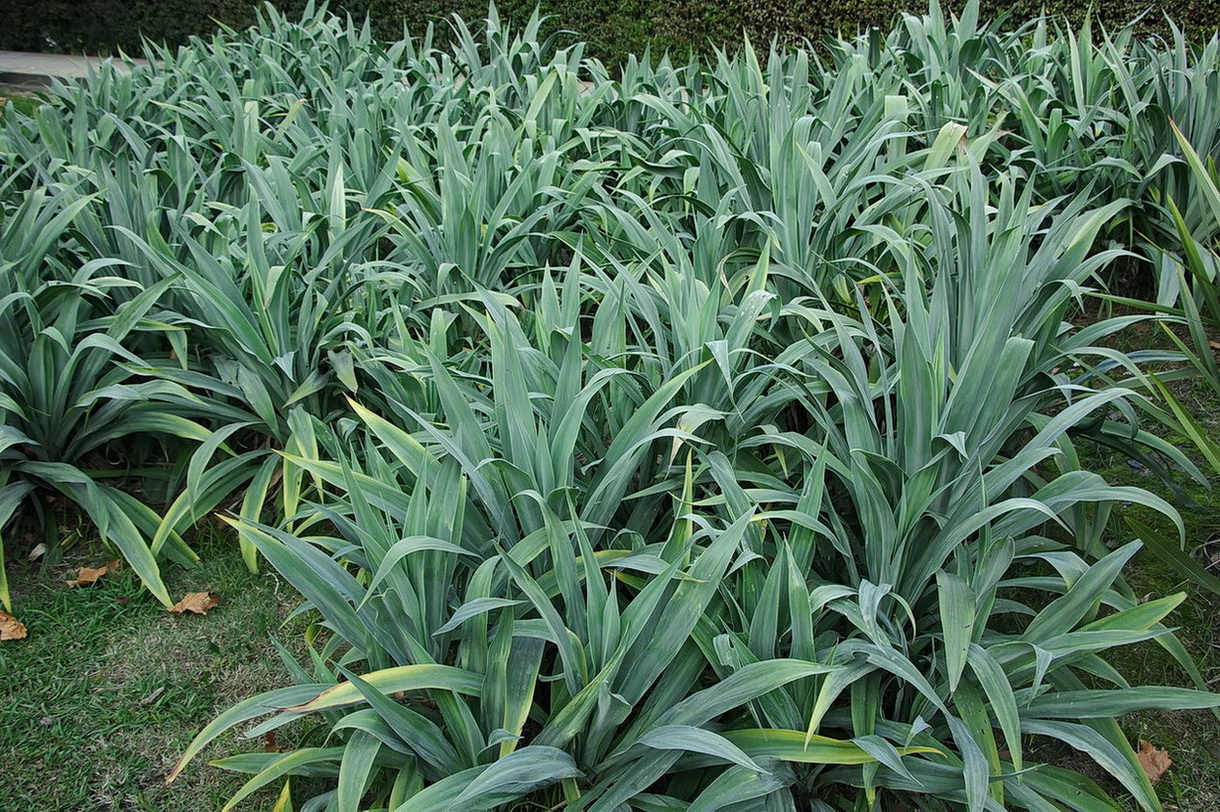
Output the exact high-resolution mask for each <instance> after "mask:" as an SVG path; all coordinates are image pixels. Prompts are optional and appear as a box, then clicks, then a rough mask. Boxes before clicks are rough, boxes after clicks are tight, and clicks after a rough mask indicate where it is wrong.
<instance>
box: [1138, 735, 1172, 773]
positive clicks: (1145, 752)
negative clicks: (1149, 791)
mask: <svg viewBox="0 0 1220 812" xmlns="http://www.w3.org/2000/svg"><path fill="white" fill-rule="evenodd" d="M1135 757H1136V758H1137V759H1139V762H1140V766H1141V767H1143V768H1144V774H1145V775H1147V776H1148V780H1149V781H1151V782H1152V783H1154V784H1155V783H1156V782H1157V781H1160V780H1161V776H1162V775H1164V774H1165V771H1166V770H1168V769H1169V768H1170V767H1172V766H1173V759H1171V758H1170V757H1169V752H1168V751H1167V750H1160V749H1158V748H1156V747H1153V746H1152V743H1151V742H1146V741H1144V740H1143V739H1140V750H1139V752H1138V753H1136V754H1135Z"/></svg>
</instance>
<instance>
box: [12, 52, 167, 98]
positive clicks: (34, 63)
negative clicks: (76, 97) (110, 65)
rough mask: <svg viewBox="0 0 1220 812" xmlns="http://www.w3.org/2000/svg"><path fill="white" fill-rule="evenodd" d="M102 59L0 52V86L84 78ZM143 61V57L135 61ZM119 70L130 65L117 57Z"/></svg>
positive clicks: (46, 84) (41, 85)
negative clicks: (91, 67) (90, 67)
mask: <svg viewBox="0 0 1220 812" xmlns="http://www.w3.org/2000/svg"><path fill="white" fill-rule="evenodd" d="M101 61H102V60H101V59H100V58H99V57H96V56H69V55H67V54H27V53H20V52H18V51H0V85H10V86H13V87H18V88H22V87H26V88H33V89H37V88H44V87H49V86H50V85H51V80H52V79H80V78H82V77H83V76H85V74H86V72H87V71H88V68H89V66H90V65H97V64H98V63H100V62H101ZM134 61H135V62H137V63H140V64H143V63H144V60H143V59H136V60H134ZM115 66H116V67H117V68H118V69H119V70H127V69H128V68H127V65H126V64H125V63H123V62H119V61H118V60H115Z"/></svg>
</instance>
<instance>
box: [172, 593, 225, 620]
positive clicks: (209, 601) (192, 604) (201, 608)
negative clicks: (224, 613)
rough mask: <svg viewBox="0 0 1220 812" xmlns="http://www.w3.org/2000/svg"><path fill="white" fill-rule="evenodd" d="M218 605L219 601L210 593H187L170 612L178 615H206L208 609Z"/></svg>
mask: <svg viewBox="0 0 1220 812" xmlns="http://www.w3.org/2000/svg"><path fill="white" fill-rule="evenodd" d="M219 603H220V599H219V598H217V597H216V596H215V595H213V594H212V593H211V592H189V593H187V595H186V597H185V598H183V599H182V600H180V601H178V602H177V603H175V604H174V605H173V606H172V607H170V611H171V612H177V613H178V614H182V613H183V612H194V613H195V614H197V615H206V614H207V613H208V610H209V609H214V608H216V606H217V605H218V604H219Z"/></svg>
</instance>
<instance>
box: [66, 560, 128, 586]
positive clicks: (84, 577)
mask: <svg viewBox="0 0 1220 812" xmlns="http://www.w3.org/2000/svg"><path fill="white" fill-rule="evenodd" d="M121 569H123V561H122V560H121V559H118V558H116V559H115V560H113V561H111V562H110V563H108V564H103V565H102V566H100V567H97V568H94V567H81V568H80V570H79V571H78V572H77V573H76V577H75V578H73V579H72V580H70V581H68V586H87V585H89V584H91V583H93V582H94V581H96V580H97V579H98V578H101V577H102V576H103V575H105V574H106V573H108V572H118V571H119V570H121Z"/></svg>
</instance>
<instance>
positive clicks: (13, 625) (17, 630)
mask: <svg viewBox="0 0 1220 812" xmlns="http://www.w3.org/2000/svg"><path fill="white" fill-rule="evenodd" d="M24 639H25V624H24V623H22V622H21V621H20V620H18V619H17V618H15V617H13V616H12V615H10V614H9V613H8V612H5V611H3V610H0V640H24Z"/></svg>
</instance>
